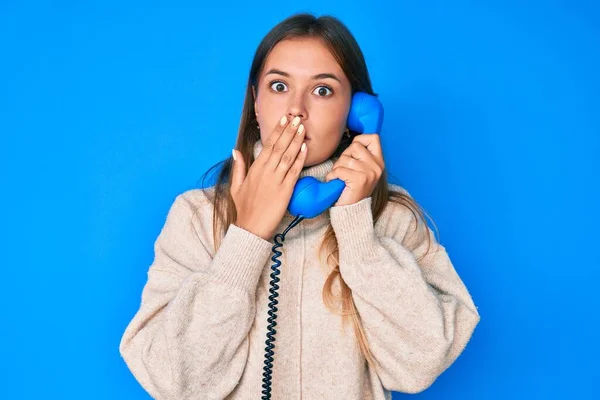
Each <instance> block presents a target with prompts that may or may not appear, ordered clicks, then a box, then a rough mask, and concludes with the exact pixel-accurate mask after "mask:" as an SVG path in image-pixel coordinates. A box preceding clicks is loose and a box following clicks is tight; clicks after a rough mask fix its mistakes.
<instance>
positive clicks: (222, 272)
mask: <svg viewBox="0 0 600 400" xmlns="http://www.w3.org/2000/svg"><path fill="white" fill-rule="evenodd" d="M272 247H273V244H272V243H270V242H268V241H266V240H264V239H263V238H261V237H259V236H256V235H254V234H253V233H251V232H248V231H247V230H245V229H242V228H240V227H238V226H237V225H234V224H231V225H229V228H228V229H227V233H226V234H225V236H224V237H223V240H222V242H221V245H220V247H219V249H218V250H217V253H216V254H215V256H214V259H213V263H212V273H213V275H214V276H215V277H216V278H217V279H218V280H220V281H221V282H224V283H227V284H229V285H231V286H234V287H236V288H240V289H243V290H246V291H247V292H248V293H250V294H254V293H255V292H256V287H257V285H258V280H259V279H260V275H261V273H262V270H263V268H264V266H265V263H266V262H267V259H268V258H269V254H270V253H271V248H272Z"/></svg>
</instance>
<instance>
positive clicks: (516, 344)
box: [0, 0, 600, 400]
mask: <svg viewBox="0 0 600 400" xmlns="http://www.w3.org/2000/svg"><path fill="white" fill-rule="evenodd" d="M325 3H327V6H324V4H325ZM594 3H595V2H592V1H556V0H553V1H526V2H523V1H516V0H513V1H484V2H479V1H465V0H458V1H454V2H446V1H419V2H415V1H411V2H408V1H399V2H391V1H390V2H380V1H368V2H365V1H361V2H349V1H330V2H323V1H304V2H302V3H301V4H299V5H295V4H294V3H293V2H237V3H235V2H233V3H232V2H221V3H219V4H220V5H218V4H216V3H213V2H211V3H210V4H201V2H189V3H182V2H178V1H169V2H164V3H157V2H141V1H140V2H135V3H127V4H123V3H121V2H117V1H110V0H104V1H86V2H81V1H80V2H74V1H73V2H67V1H52V2H49V1H48V2H42V1H38V2H32V1H22V2H17V1H10V0H8V1H3V2H2V4H1V5H0V60H1V62H0V77H1V78H0V133H1V137H2V141H1V142H0V152H1V153H0V155H1V157H0V163H1V165H0V166H1V171H2V185H3V187H4V189H3V190H2V205H3V207H2V210H4V211H3V216H2V221H3V223H2V228H3V229H2V240H1V241H0V242H1V243H2V254H1V258H0V260H1V267H2V288H1V290H0V301H1V304H2V313H1V317H0V321H1V322H0V324H1V330H0V332H1V333H0V335H1V336H2V337H1V343H2V344H1V347H0V359H1V360H2V362H1V363H0V381H1V385H0V386H1V387H2V394H1V395H0V397H2V398H6V399H40V398H52V399H90V400H91V399H147V398H149V397H148V395H147V394H146V393H145V391H144V390H143V389H142V388H141V387H140V386H139V384H138V383H137V382H136V380H135V379H134V378H133V376H132V375H131V374H130V372H129V370H128V369H127V367H126V365H125V363H124V362H123V360H122V359H121V357H120V355H119V351H118V345H119V340H120V338H121V335H122V333H123V331H124V329H125V327H126V325H127V323H128V322H129V320H130V319H131V318H132V317H133V315H134V313H135V312H136V310H137V308H138V306H139V301H140V295H141V290H142V287H143V285H144V283H145V281H146V271H147V269H148V267H149V265H150V263H151V262H152V259H153V243H154V240H155V239H156V236H157V235H158V233H159V231H160V228H161V227H162V225H163V223H164V219H165V216H166V213H167V211H168V208H169V206H170V205H171V203H172V201H173V200H174V198H175V196H176V195H177V194H178V193H181V192H183V191H185V190H187V189H191V188H194V187H197V185H198V179H199V178H200V177H201V175H202V173H203V172H205V171H206V170H207V168H209V167H210V166H211V165H213V164H214V163H216V162H218V161H219V160H221V159H223V158H225V157H228V156H229V154H230V151H231V148H232V147H233V145H234V143H235V137H236V132H237V127H238V124H239V117H240V112H241V107H242V100H243V95H244V89H245V84H246V79H247V74H248V69H249V66H250V61H251V57H252V55H253V52H254V50H255V48H256V46H257V44H258V42H259V41H260V39H261V38H262V37H263V35H264V34H266V33H267V31H268V30H269V29H270V28H271V27H272V26H273V25H275V24H276V23H277V22H279V21H280V20H282V19H283V18H285V17H287V16H289V15H290V14H292V13H294V12H297V11H309V12H313V13H316V14H318V15H322V14H333V15H335V16H337V17H339V18H340V19H342V20H343V21H344V22H345V23H346V24H347V25H348V27H349V28H350V29H351V30H352V32H353V33H354V34H355V36H356V38H357V39H358V41H359V43H360V45H361V47H362V49H363V51H364V53H365V56H366V59H367V63H368V66H369V70H370V73H371V77H372V81H373V85H374V88H375V90H376V92H378V93H379V94H380V98H381V100H382V102H383V103H384V105H385V107H386V121H385V123H384V128H383V132H382V142H383V147H384V151H385V157H386V162H387V165H388V168H389V170H390V171H391V173H392V174H393V175H394V176H395V177H397V178H398V182H399V183H401V184H403V185H404V186H405V187H406V188H407V189H408V190H409V191H410V192H411V194H412V195H413V196H414V197H415V198H416V199H417V201H419V202H420V203H421V204H422V205H423V207H424V208H425V209H426V210H427V211H428V212H429V214H430V215H431V216H432V217H433V218H434V220H435V221H436V223H437V225H438V227H439V229H440V233H441V241H442V243H443V244H445V246H446V247H447V249H448V251H449V254H450V256H451V258H452V260H453V262H454V264H455V267H456V269H457V271H458V273H459V275H460V276H461V277H462V279H463V280H464V282H465V284H466V285H467V287H468V288H469V290H470V292H471V294H472V296H473V299H474V301H475V303H476V304H477V305H478V307H479V312H480V314H481V317H482V319H481V322H480V324H479V326H478V327H477V329H476V331H475V334H474V336H473V338H472V340H471V342H470V343H469V344H468V347H467V349H466V350H465V351H464V353H463V354H462V355H461V356H460V357H459V359H458V360H457V361H456V363H455V364H453V365H452V366H451V367H450V368H449V369H448V370H447V371H446V372H445V373H444V374H443V375H442V376H440V377H439V378H438V380H437V381H436V382H435V383H434V384H433V385H432V387H431V388H429V389H428V390H427V391H425V392H423V393H421V394H418V395H415V396H414V397H415V398H421V399H461V400H466V399H505V398H508V397H509V396H510V397H511V398H516V399H530V398H539V399H566V398H570V399H576V398H577V399H580V398H581V399H589V398H600V395H599V394H598V393H599V390H598V389H597V388H596V383H597V382H598V380H599V379H600V367H599V366H598V357H599V356H600V350H599V344H598V341H599V336H600V335H599V334H598V333H597V332H598V325H599V322H600V311H599V308H600V301H599V300H598V294H597V288H598V278H600V276H599V273H598V269H599V267H600V256H599V247H600V246H599V244H598V242H599V241H598V239H599V237H598V230H597V226H598V223H599V222H600V213H599V211H598V206H599V205H600V193H599V190H598V187H597V185H598V183H599V179H598V177H597V174H598V172H600V117H599V113H600V101H599V93H600V78H599V72H600V56H599V53H600V12H599V9H600V6H599V5H597V3H596V4H594ZM594 394H595V395H594ZM407 397H408V395H402V394H394V398H396V399H402V398H407Z"/></svg>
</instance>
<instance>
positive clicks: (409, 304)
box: [330, 197, 480, 393]
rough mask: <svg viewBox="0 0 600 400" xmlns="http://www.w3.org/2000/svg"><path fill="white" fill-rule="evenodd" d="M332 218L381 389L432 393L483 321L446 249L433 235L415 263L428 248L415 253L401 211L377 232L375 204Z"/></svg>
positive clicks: (391, 206) (393, 211) (339, 211)
mask: <svg viewBox="0 0 600 400" xmlns="http://www.w3.org/2000/svg"><path fill="white" fill-rule="evenodd" d="M330 217H331V225H332V227H333V229H334V231H335V234H336V237H337V240H338V245H339V252H340V255H339V262H340V273H341V275H342V277H343V278H344V281H345V282H346V284H347V285H348V286H349V287H350V289H351V290H352V297H353V300H354V303H355V305H356V308H357V310H358V313H359V316H360V319H361V322H362V327H363V329H364V331H365V336H366V338H367V342H368V344H369V346H370V349H371V353H372V355H373V358H374V359H375V361H376V366H377V367H376V371H377V374H378V376H379V377H380V379H381V382H382V384H383V385H384V387H385V388H386V389H388V390H392V391H398V392H404V393H419V392H421V391H423V390H425V389H427V388H428V387H429V386H430V385H431V384H432V383H433V382H434V381H435V380H436V379H437V377H438V376H439V375H440V374H441V373H442V372H443V371H444V370H446V369H447V368H448V367H449V366H450V365H451V364H452V363H453V362H454V361H455V360H456V358H457V357H458V356H459V355H460V353H461V352H462V351H463V349H464V348H465V346H466V344H467V342H468V341H469V340H470V338H471V336H472V334H473V331H474V329H475V326H476V325H477V324H478V322H479V319H480V317H479V313H478V311H477V308H476V307H475V305H474V303H473V300H472V299H471V296H470V295H469V292H468V291H467V288H466V287H465V285H464V284H463V282H462V281H461V279H460V277H459V276H458V274H457V272H456V270H455V269H454V267H453V265H452V263H451V261H450V258H449V257H448V254H447V253H446V250H445V248H444V247H443V246H442V245H440V244H439V243H437V242H436V239H435V237H434V236H433V235H432V234H431V235H430V238H431V249H430V250H429V253H427V254H428V256H427V257H425V258H424V259H423V260H421V261H419V262H417V258H418V256H420V255H422V254H424V253H425V251H426V250H427V245H428V244H427V240H426V239H425V240H422V242H421V243H418V242H416V244H417V245H416V247H415V246H410V247H411V248H413V247H414V248H413V250H409V246H407V244H408V243H409V242H411V241H413V242H414V236H412V232H413V229H412V228H414V227H415V226H416V225H414V223H411V220H413V215H412V213H411V212H410V211H409V210H408V209H407V208H406V207H404V206H402V205H398V204H396V203H388V208H386V210H385V211H384V214H383V215H382V217H380V219H379V220H378V224H377V226H374V225H373V217H372V212H371V198H370V197H369V198H366V199H363V200H361V201H360V202H358V203H355V204H351V205H346V206H339V207H332V208H331V209H330ZM380 221H381V223H379V222H380ZM415 235H416V234H415Z"/></svg>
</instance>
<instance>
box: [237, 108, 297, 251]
mask: <svg viewBox="0 0 600 400" xmlns="http://www.w3.org/2000/svg"><path fill="white" fill-rule="evenodd" d="M305 133H306V132H305V128H304V125H302V124H300V117H295V118H294V119H293V120H292V121H291V122H289V121H288V118H287V117H282V118H281V120H280V121H279V123H278V124H277V126H276V127H275V129H274V130H273V132H272V133H271V135H270V136H269V138H268V139H267V140H266V142H265V143H264V144H263V149H262V151H261V152H260V154H259V155H258V157H257V158H256V160H254V163H252V165H251V166H250V169H249V170H248V174H247V175H246V165H245V163H244V158H243V157H242V154H241V153H240V152H239V151H237V150H233V158H234V163H233V176H232V181H231V197H233V201H234V203H235V208H236V210H237V220H236V222H235V225H237V226H239V227H240V228H243V229H245V230H247V231H248V232H251V233H253V234H255V235H257V236H260V237H261V238H263V239H265V240H270V239H271V238H272V237H273V235H274V234H275V231H276V229H277V226H279V223H280V222H281V219H282V218H283V216H284V215H285V212H286V210H287V207H288V205H289V202H290V199H291V198H292V193H293V191H294V185H295V184H296V182H297V181H298V178H299V176H300V172H302V168H303V167H304V161H305V160H306V145H305V144H304V135H305Z"/></svg>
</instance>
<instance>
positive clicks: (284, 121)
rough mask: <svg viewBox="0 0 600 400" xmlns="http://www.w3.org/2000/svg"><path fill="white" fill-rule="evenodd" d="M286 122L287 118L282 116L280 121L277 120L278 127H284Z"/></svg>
mask: <svg viewBox="0 0 600 400" xmlns="http://www.w3.org/2000/svg"><path fill="white" fill-rule="evenodd" d="M286 122H287V117H286V116H283V117H281V119H280V120H279V125H281V126H284V125H285V123H286Z"/></svg>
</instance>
